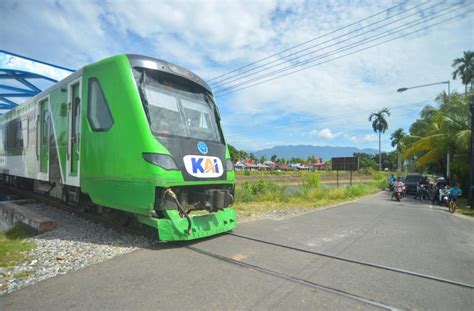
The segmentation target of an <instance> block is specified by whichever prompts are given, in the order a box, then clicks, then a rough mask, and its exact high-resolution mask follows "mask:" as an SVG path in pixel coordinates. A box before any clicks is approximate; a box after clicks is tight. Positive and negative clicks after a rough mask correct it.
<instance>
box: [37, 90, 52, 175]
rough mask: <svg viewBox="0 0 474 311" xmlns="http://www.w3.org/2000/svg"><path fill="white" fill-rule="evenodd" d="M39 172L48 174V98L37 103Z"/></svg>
mask: <svg viewBox="0 0 474 311" xmlns="http://www.w3.org/2000/svg"><path fill="white" fill-rule="evenodd" d="M39 108H40V113H39V123H40V124H39V139H38V141H39V144H38V145H39V171H40V173H44V174H48V166H49V135H50V133H49V132H50V130H51V129H50V128H51V115H50V112H49V98H45V99H43V100H41V101H40V102H39Z"/></svg>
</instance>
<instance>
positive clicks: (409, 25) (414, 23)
mask: <svg viewBox="0 0 474 311" xmlns="http://www.w3.org/2000/svg"><path fill="white" fill-rule="evenodd" d="M462 7H463V6H461V7H457V8H456V7H455V8H451V9H448V10H447V11H446V12H444V13H442V14H440V12H443V11H445V10H442V11H439V12H437V13H435V14H432V15H431V16H429V17H431V19H430V20H429V21H432V20H434V19H437V18H440V17H442V16H444V15H447V14H450V13H452V12H454V11H455V10H458V9H460V8H462ZM435 15H438V16H435ZM433 16H434V17H433ZM425 22H426V19H421V20H420V21H412V22H410V23H407V24H405V26H404V27H402V28H398V29H390V30H387V31H385V32H382V33H380V34H377V35H374V36H371V37H367V38H365V39H362V40H360V41H357V42H353V43H350V44H348V45H346V46H342V47H339V48H336V49H334V50H332V51H329V52H326V53H324V54H321V55H318V56H315V57H312V58H309V59H306V60H304V61H303V62H300V63H297V64H293V65H289V66H287V67H284V68H280V69H277V70H274V71H272V72H267V73H264V74H262V75H260V76H257V77H254V78H251V79H248V80H245V81H243V82H240V83H238V84H236V85H232V86H229V87H226V88H225V90H231V89H232V88H237V87H240V86H242V85H245V84H248V83H250V82H254V81H258V80H261V79H263V78H266V77H270V76H272V75H275V74H278V73H282V72H285V71H288V70H290V69H292V68H295V67H302V66H304V65H306V64H309V63H312V62H314V61H316V60H318V59H323V58H326V57H328V56H331V55H334V54H338V53H340V52H343V51H346V50H350V49H353V48H355V47H357V46H363V45H366V44H367V43H370V42H373V41H377V40H379V39H382V38H384V37H387V36H390V35H393V34H396V33H398V32H402V31H404V30H406V29H409V28H412V27H415V26H417V25H419V24H422V23H425ZM369 39H370V40H369ZM278 66H279V65H276V66H273V67H278ZM271 68H272V67H270V68H268V69H271ZM268 69H267V70H268ZM223 90H224V89H219V90H217V91H215V93H216V96H217V97H218V96H220V95H221V94H219V93H222V91H223Z"/></svg>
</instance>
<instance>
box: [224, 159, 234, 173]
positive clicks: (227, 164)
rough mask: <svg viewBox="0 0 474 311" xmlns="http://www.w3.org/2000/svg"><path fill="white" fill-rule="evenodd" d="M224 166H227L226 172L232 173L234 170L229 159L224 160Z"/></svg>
mask: <svg viewBox="0 0 474 311" xmlns="http://www.w3.org/2000/svg"><path fill="white" fill-rule="evenodd" d="M225 164H226V166H227V170H228V171H232V170H233V169H234V165H233V164H232V161H231V159H226V160H225Z"/></svg>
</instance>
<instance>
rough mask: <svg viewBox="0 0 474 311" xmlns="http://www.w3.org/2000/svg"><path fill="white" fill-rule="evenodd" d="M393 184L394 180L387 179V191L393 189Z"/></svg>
mask: <svg viewBox="0 0 474 311" xmlns="http://www.w3.org/2000/svg"><path fill="white" fill-rule="evenodd" d="M393 184H395V182H394V181H393V180H391V181H389V182H388V191H393V190H394V189H393Z"/></svg>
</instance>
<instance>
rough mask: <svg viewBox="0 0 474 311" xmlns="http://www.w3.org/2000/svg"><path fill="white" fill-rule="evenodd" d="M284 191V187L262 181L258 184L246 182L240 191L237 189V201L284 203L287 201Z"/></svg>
mask: <svg viewBox="0 0 474 311" xmlns="http://www.w3.org/2000/svg"><path fill="white" fill-rule="evenodd" d="M284 190H285V189H284V187H282V186H279V185H277V184H275V183H273V182H269V181H265V180H261V179H260V180H258V181H257V182H256V183H249V182H244V183H243V184H242V186H241V187H240V189H237V193H236V199H237V201H238V202H252V201H274V202H282V201H285V199H284V192H285V191H284Z"/></svg>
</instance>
